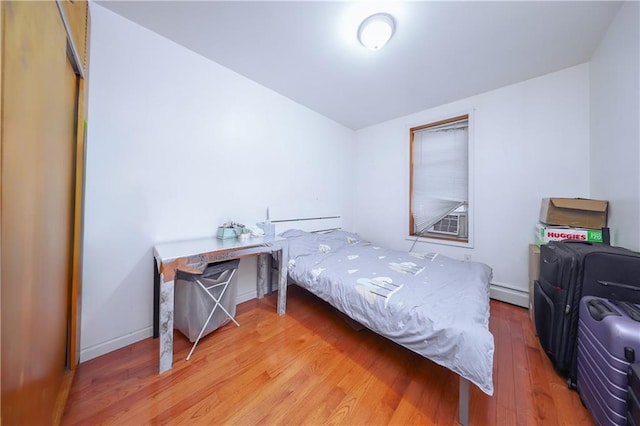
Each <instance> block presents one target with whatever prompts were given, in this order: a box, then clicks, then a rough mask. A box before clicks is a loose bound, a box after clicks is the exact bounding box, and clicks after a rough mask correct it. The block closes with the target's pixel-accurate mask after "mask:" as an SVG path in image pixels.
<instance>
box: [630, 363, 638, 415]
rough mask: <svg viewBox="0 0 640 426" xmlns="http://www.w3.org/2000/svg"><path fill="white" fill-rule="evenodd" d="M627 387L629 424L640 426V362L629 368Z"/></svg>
mask: <svg viewBox="0 0 640 426" xmlns="http://www.w3.org/2000/svg"><path fill="white" fill-rule="evenodd" d="M628 378H629V384H628V387H627V424H629V425H631V426H640V362H636V363H635V364H631V365H630V366H629V375H628Z"/></svg>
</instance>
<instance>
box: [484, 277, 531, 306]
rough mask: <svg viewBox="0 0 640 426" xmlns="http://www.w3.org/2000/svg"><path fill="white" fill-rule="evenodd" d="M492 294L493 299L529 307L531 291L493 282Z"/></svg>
mask: <svg viewBox="0 0 640 426" xmlns="http://www.w3.org/2000/svg"><path fill="white" fill-rule="evenodd" d="M490 295H491V298H492V299H496V300H500V301H501V302H506V303H511V304H512V305H517V306H522V307H523V308H527V309H528V308H529V292H526V291H522V290H518V289H514V288H509V287H506V286H503V285H500V284H496V283H491V287H490Z"/></svg>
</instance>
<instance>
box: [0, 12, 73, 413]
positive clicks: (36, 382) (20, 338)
mask: <svg viewBox="0 0 640 426" xmlns="http://www.w3.org/2000/svg"><path fill="white" fill-rule="evenodd" d="M3 3H4V4H3V5H2V6H3V7H4V8H5V9H4V11H3V14H4V21H3V24H2V26H3V46H2V47H3V48H2V52H3V57H2V72H3V76H2V77H3V81H2V132H1V138H2V139H1V144H2V170H1V174H2V176H1V181H0V182H1V192H2V198H1V200H2V210H1V215H2V217H1V228H0V230H1V250H2V251H1V262H2V263H1V268H2V272H1V275H2V277H1V282H0V283H1V289H2V293H1V309H2V310H1V326H2V329H1V337H2V346H1V347H2V370H1V371H2V384H1V385H2V386H1V388H2V422H3V423H5V424H21V425H27V424H52V423H54V422H55V420H54V412H55V404H56V398H57V397H58V393H59V390H60V385H61V383H62V378H63V375H64V374H65V370H66V366H65V364H66V356H67V341H68V336H67V325H68V313H69V290H70V289H69V285H70V275H71V253H72V237H73V235H72V232H73V185H74V182H73V173H74V164H75V163H74V147H75V135H74V133H75V113H76V90H77V87H76V75H75V73H74V70H73V68H72V66H71V64H70V62H69V59H68V58H67V36H66V33H65V29H64V26H63V24H62V21H61V19H60V14H59V12H58V10H57V7H56V4H55V2H52V1H47V2H22V1H17V2H3Z"/></svg>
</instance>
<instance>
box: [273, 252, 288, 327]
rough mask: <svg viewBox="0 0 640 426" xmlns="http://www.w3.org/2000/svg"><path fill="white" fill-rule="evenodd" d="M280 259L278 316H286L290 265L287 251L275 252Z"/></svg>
mask: <svg viewBox="0 0 640 426" xmlns="http://www.w3.org/2000/svg"><path fill="white" fill-rule="evenodd" d="M273 254H274V255H276V256H277V257H278V260H279V262H278V272H279V276H278V315H284V313H285V312H286V311H287V267H288V264H289V253H288V251H287V250H283V249H281V250H278V251H275V252H273Z"/></svg>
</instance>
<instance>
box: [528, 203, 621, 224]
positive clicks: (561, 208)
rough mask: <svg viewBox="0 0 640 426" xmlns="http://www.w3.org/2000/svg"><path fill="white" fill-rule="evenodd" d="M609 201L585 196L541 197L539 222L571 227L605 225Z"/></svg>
mask: <svg viewBox="0 0 640 426" xmlns="http://www.w3.org/2000/svg"><path fill="white" fill-rule="evenodd" d="M608 207H609V202H608V201H604V200H590V199H587V198H543V199H542V204H541V206H540V222H542V223H545V224H547V225H564V226H571V227H573V228H587V229H598V228H605V227H606V226H607V211H608Z"/></svg>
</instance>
